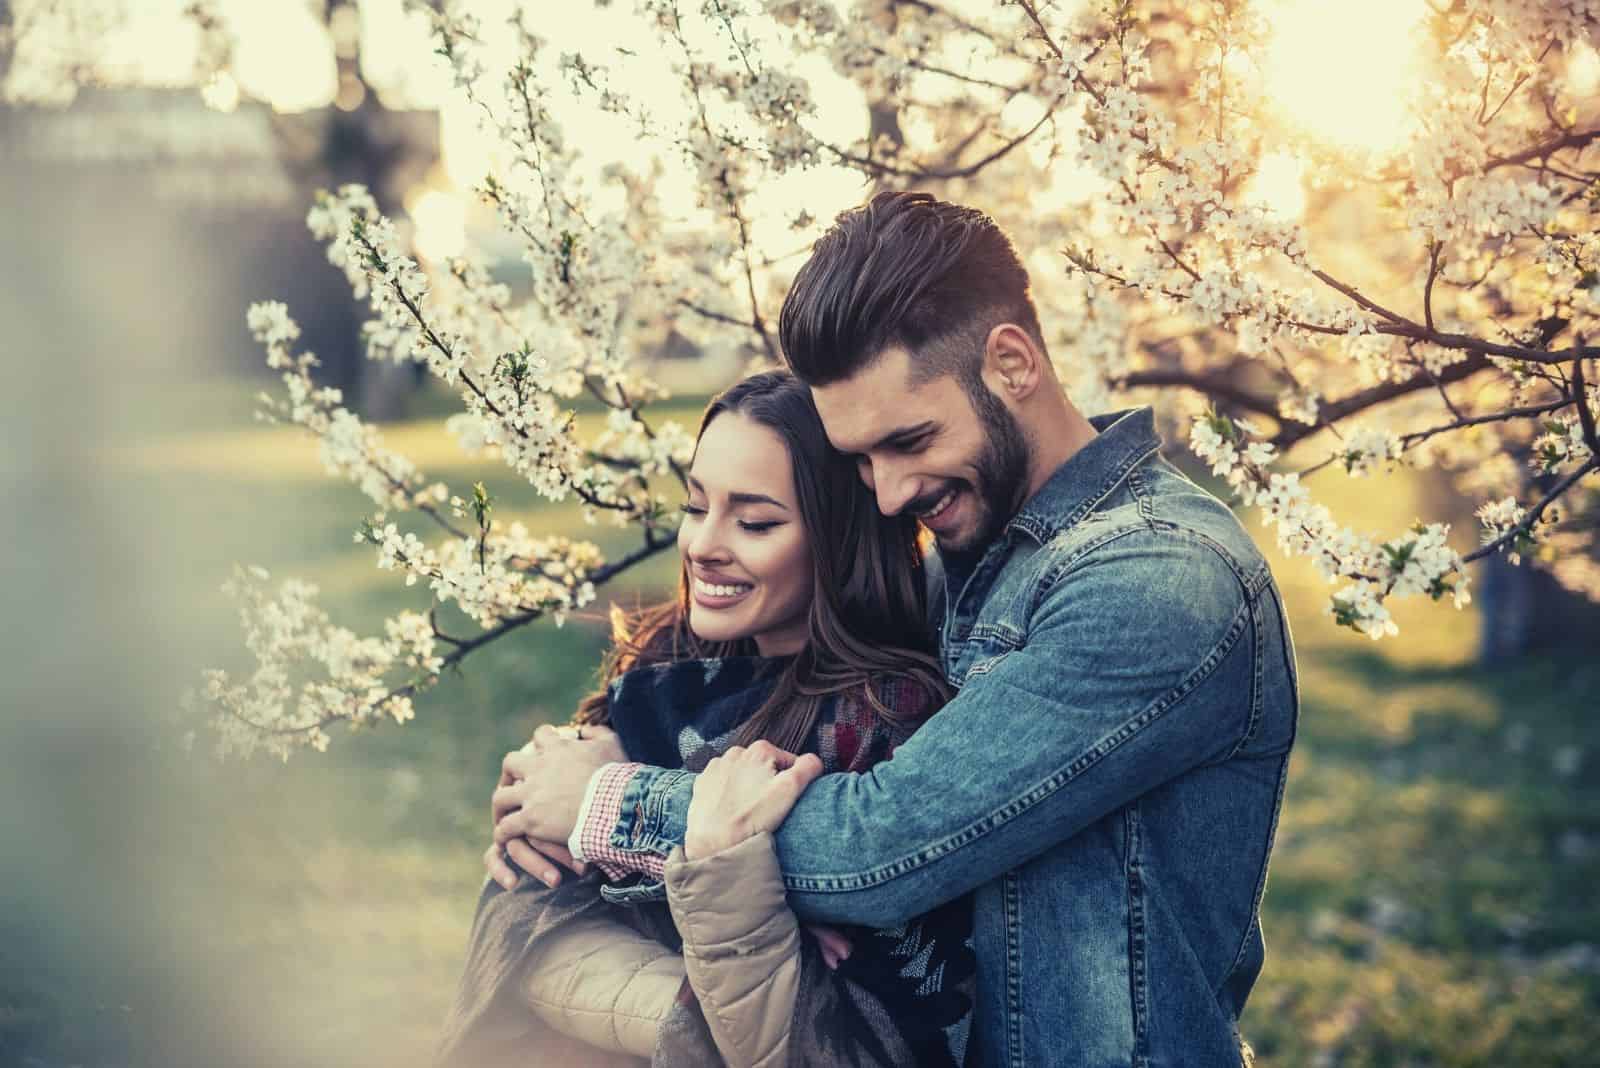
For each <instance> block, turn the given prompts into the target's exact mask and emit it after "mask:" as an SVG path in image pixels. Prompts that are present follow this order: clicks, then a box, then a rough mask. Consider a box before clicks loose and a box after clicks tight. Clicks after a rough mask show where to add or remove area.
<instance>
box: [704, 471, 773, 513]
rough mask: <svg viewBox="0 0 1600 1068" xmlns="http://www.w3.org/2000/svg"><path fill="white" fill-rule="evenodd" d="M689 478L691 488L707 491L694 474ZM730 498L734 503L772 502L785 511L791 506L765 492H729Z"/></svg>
mask: <svg viewBox="0 0 1600 1068" xmlns="http://www.w3.org/2000/svg"><path fill="white" fill-rule="evenodd" d="M687 478H688V480H689V488H690V489H693V490H697V491H698V492H700V493H704V492H705V491H706V488H705V486H704V485H703V484H702V483H701V481H700V480H699V479H698V478H695V477H694V476H693V475H688V476H687ZM728 500H729V501H730V502H732V503H734V504H770V505H772V506H773V507H774V508H782V509H783V510H784V511H785V512H787V511H788V510H789V506H788V505H787V504H784V503H783V502H782V501H780V500H776V499H774V498H772V497H768V496H767V495H766V494H765V493H730V494H728Z"/></svg>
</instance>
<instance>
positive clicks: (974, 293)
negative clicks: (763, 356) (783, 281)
mask: <svg viewBox="0 0 1600 1068" xmlns="http://www.w3.org/2000/svg"><path fill="white" fill-rule="evenodd" d="M1001 323H1015V324H1016V325H1017V326H1020V327H1021V328H1023V329H1024V330H1026V331H1027V332H1028V334H1029V336H1031V337H1032V338H1033V340H1034V342H1035V343H1036V344H1038V345H1039V347H1040V348H1041V349H1043V348H1044V338H1043V336H1042V335H1041V332H1040V330H1039V315H1038V313H1037V312H1036V311H1035V310H1034V307H1033V299H1032V298H1031V297H1030V296H1029V295H1028V272H1027V271H1026V270H1024V269H1023V266H1022V261H1021V260H1019V259H1018V258H1017V252H1016V249H1015V248H1013V247H1012V245H1011V241H1010V240H1009V239H1008V238H1007V237H1006V235H1005V234H1004V233H1003V232H1002V231H1001V230H1000V228H999V227H998V226H996V225H995V222H994V220H993V219H991V218H989V216H987V215H985V214H984V213H983V212H981V211H979V210H977V209H976V208H967V207H962V206H961V205H959V204H951V203H948V202H947V201H943V200H935V199H934V198H933V197H931V196H929V195H928V194H926V193H904V192H884V193H879V194H878V195H876V196H874V197H873V198H872V199H871V200H870V201H869V202H868V203H867V204H866V205H865V206H864V207H859V208H852V209H851V210H849V211H847V212H844V213H843V214H841V215H840V216H839V217H838V218H837V219H836V220H834V224H833V226H831V227H830V228H829V229H828V232H827V233H825V234H823V235H822V238H821V239H820V240H819V241H818V242H817V244H816V247H815V248H814V249H813V250H812V252H811V259H809V260H808V261H806V265H805V266H804V267H802V268H800V273H799V274H798V275H797V276H796V277H795V280H794V285H793V286H792V287H791V288H790V290H789V295H788V297H787V298H785V300H784V302H783V311H782V312H781V313H780V314H779V317H778V334H779V337H780V339H781V340H782V342H783V351H784V356H785V358H786V359H787V360H788V362H789V366H790V368H792V369H793V371H794V373H795V375H796V377H798V378H799V379H800V380H801V381H803V382H805V383H806V384H807V385H810V386H826V385H829V384H831V383H834V382H838V381H840V380H842V379H845V378H849V377H850V376H851V375H853V374H855V373H856V372H857V371H859V370H860V369H861V368H863V367H865V366H866V365H867V364H869V363H871V362H872V361H873V360H875V359H876V358H877V357H878V355H879V354H880V353H882V352H883V351H884V350H885V349H887V348H889V347H891V346H899V347H902V348H904V349H906V350H907V352H908V353H909V354H910V356H911V364H912V371H911V377H912V384H913V385H916V384H920V383H922V382H927V381H929V380H931V379H933V378H937V377H939V376H941V375H946V374H954V375H956V376H957V377H958V378H959V379H960V380H961V384H962V386H963V388H965V389H967V390H968V392H971V391H972V390H974V389H976V388H978V387H979V386H980V385H981V379H980V377H979V375H980V372H981V370H982V367H983V351H984V343H985V341H986V340H987V339H988V336H989V332H990V331H991V330H993V329H994V328H995V327H996V326H998V325H1000V324H1001Z"/></svg>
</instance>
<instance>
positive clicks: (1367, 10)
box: [1262, 0, 1427, 152]
mask: <svg viewBox="0 0 1600 1068" xmlns="http://www.w3.org/2000/svg"><path fill="white" fill-rule="evenodd" d="M1426 10H1427V8H1426V5H1425V4H1424V3H1423V2H1422V0H1340V2H1339V3H1329V2H1328V0H1284V2H1283V3H1282V4H1281V5H1280V6H1279V7H1278V8H1277V10H1276V11H1275V12H1274V14H1273V16H1272V37H1271V41H1270V43H1269V44H1268V46H1267V53H1266V55H1265V57H1264V58H1263V62H1262V68H1263V74H1264V75H1265V78H1266V92H1267V95H1268V97H1269V100H1270V103H1271V104H1272V106H1274V107H1275V108H1276V109H1277V110H1278V111H1279V113H1280V114H1282V116H1283V117H1284V118H1285V119H1286V120H1288V121H1289V122H1291V123H1293V124H1294V125H1295V126H1297V127H1299V128H1300V129H1301V130H1302V131H1304V132H1305V133H1306V134H1308V135H1310V136H1311V137H1313V138H1316V139H1317V140H1321V141H1325V142H1328V143H1331V144H1333V145H1337V146H1340V147H1348V148H1358V149H1366V150H1368V151H1373V152H1381V151H1384V150H1387V149H1392V148H1394V147H1396V146H1397V145H1399V144H1400V143H1401V142H1402V141H1403V140H1404V139H1405V137H1406V135H1407V133H1408V132H1409V131H1410V128H1411V113H1410V111H1409V108H1408V105H1409V97H1410V93H1411V88H1412V85H1413V84H1414V80H1415V78H1416V75H1417V70H1418V67H1417V57H1418V52H1417V41H1416V36H1415V34H1414V32H1413V31H1414V30H1415V29H1416V28H1417V25H1418V23H1419V22H1420V21H1421V19H1422V16H1423V15H1424V14H1425V13H1426Z"/></svg>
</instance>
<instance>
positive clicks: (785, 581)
mask: <svg viewBox="0 0 1600 1068" xmlns="http://www.w3.org/2000/svg"><path fill="white" fill-rule="evenodd" d="M683 511H684V520H683V523H682V525H681V526H679V528H678V550H679V552H681V553H682V554H683V561H684V567H685V570H686V571H687V572H688V574H689V576H690V582H691V590H692V593H693V596H692V598H691V604H692V607H691V608H690V611H689V626H690V627H692V628H693V629H694V632H695V634H696V635H698V636H699V637H701V638H703V639H705V640H706V641H729V640H732V639H735V638H738V637H746V636H747V637H749V638H750V639H751V640H752V641H754V642H755V644H756V648H757V649H758V650H759V651H760V653H761V655H762V656H785V655H788V654H791V653H796V652H798V651H799V650H800V647H801V646H802V645H804V644H805V640H806V617H807V610H808V609H809V607H810V602H811V574H810V570H811V569H810V568H809V567H808V566H807V565H806V556H807V554H808V553H809V551H810V546H809V544H808V542H807V539H806V530H805V525H804V524H803V523H801V522H800V515H799V507H798V504H797V503H796V500H795V490H794V476H793V474H792V472H791V471H790V463H789V454H788V450H787V449H786V448H785V447H784V444H783V439H782V438H780V437H779V436H778V435H777V433H776V432H775V431H773V430H771V429H769V428H768V427H765V426H762V425H761V424H760V423H758V422H756V421H755V420H753V419H751V418H749V417H748V416H745V415H741V414H739V413H737V412H732V413H729V414H726V415H723V416H722V418H719V419H715V420H713V421H712V422H710V423H709V424H707V426H706V428H705V430H704V432H703V433H701V435H700V445H699V447H698V448H696V449H695V455H694V465H693V467H692V468H691V470H690V472H689V500H688V502H687V503H686V504H685V505H684V506H683Z"/></svg>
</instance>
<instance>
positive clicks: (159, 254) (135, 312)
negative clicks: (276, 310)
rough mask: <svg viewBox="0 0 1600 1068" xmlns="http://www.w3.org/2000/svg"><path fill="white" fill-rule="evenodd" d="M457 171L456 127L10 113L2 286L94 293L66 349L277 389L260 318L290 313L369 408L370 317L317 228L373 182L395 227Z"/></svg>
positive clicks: (413, 118)
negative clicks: (436, 182)
mask: <svg viewBox="0 0 1600 1068" xmlns="http://www.w3.org/2000/svg"><path fill="white" fill-rule="evenodd" d="M438 156H439V137H438V116H437V114H436V113H434V112H431V111H390V110H387V109H385V108H383V107H382V106H381V105H380V104H378V103H377V101H376V100H375V99H374V98H372V97H370V96H369V97H366V98H364V99H362V100H361V101H360V102H359V103H358V104H357V105H356V106H355V107H353V108H351V109H350V110H343V109H341V108H338V107H329V108H324V109H320V110H316V111H310V112H305V113H301V114H297V115H282V114H277V113H274V112H273V111H272V110H271V109H270V108H268V107H266V106H265V105H262V104H260V103H255V102H249V101H246V102H243V103H241V104H240V105H239V106H238V107H237V108H235V109H234V110H231V111H226V112H224V111H217V110H213V109H211V108H208V107H207V106H206V105H205V103H204V102H203V101H202V99H201V97H200V94H199V93H197V92H196V91H195V90H193V89H115V90H92V89H91V90H84V91H82V92H80V93H79V95H78V97H77V99H76V100H75V101H74V103H73V104H72V105H71V106H69V107H67V108H64V109H59V110H56V109H20V108H0V161H3V162H0V203H3V204H4V206H5V214H6V215H7V216H8V217H9V220H8V222H7V223H5V224H3V225H4V227H5V229H4V230H3V231H0V234H3V235H4V237H5V241H4V247H5V249H6V257H5V263H4V266H0V273H3V275H5V276H9V277H0V283H8V282H11V281H12V280H13V279H14V278H15V277H16V276H17V275H18V274H19V273H26V274H28V275H31V276H33V277H34V280H35V282H42V283H46V284H48V285H50V286H51V288H53V289H59V290H62V291H65V292H68V293H76V294H81V299H82V301H83V302H85V303H92V304H93V306H94V308H95V311H94V314H93V315H84V316H81V317H78V318H76V319H75V320H72V321H66V322H59V323H55V324H52V329H53V330H54V331H55V332H56V333H57V337H58V340H59V341H60V343H62V344H65V345H70V346H72V347H74V348H80V349H81V348H83V347H90V348H109V349H112V350H114V351H116V352H117V353H118V361H119V362H121V363H124V364H126V365H130V366H132V367H138V366H141V365H144V366H150V367H152V368H165V369H171V370H180V369H189V370H192V372H193V373H195V374H200V375H205V374H211V373H221V374H233V373H240V372H245V373H251V372H255V371H257V370H260V371H262V372H263V373H264V364H263V362H262V353H261V350H260V348H259V346H257V345H256V344H255V343H254V342H253V341H252V340H251V339H250V337H249V335H248V333H247V332H246V330H245V326H244V312H245V309H246V307H248V305H249V304H250V302H252V301H255V300H262V299H278V300H283V301H285V302H287V303H288V304H289V305H290V307H291V309H292V311H293V314H294V315H295V316H296V318H297V319H298V320H299V322H300V324H301V327H302V330H303V336H302V341H303V344H304V345H305V347H306V348H309V349H311V350H313V351H315V352H316V353H317V354H318V355H319V356H320V357H321V358H322V360H323V362H324V374H325V377H326V379H327V380H328V382H329V383H330V384H334V385H339V386H341V387H342V388H345V389H346V390H347V391H349V392H351V393H352V395H357V394H358V393H359V389H358V388H353V387H359V378H360V375H361V373H362V370H363V364H364V362H365V361H364V360H363V359H362V356H361V351H360V345H359V332H358V323H359V315H358V312H359V309H358V308H357V307H356V306H355V304H354V303H353V301H352V299H351V296H350V290H349V286H348V284H347V283H346V281H345V280H344V277H343V275H342V274H341V273H340V272H339V271H337V270H335V269H334V268H333V267H332V266H331V265H329V264H328V263H327V260H326V257H325V253H324V249H323V247H322V246H321V245H320V244H318V243H317V242H315V241H313V240H312V238H311V236H310V234H309V233H308V232H307V230H306V227H305V215H306V211H307V209H308V207H309V206H310V203H311V200H312V196H313V194H314V192H315V190H316V189H317V188H319V187H331V186H334V185H338V184H342V183H344V182H361V183H363V184H366V185H368V186H369V187H371V188H372V189H373V191H374V193H375V195H376V196H377V197H378V198H379V202H380V204H382V205H383V207H384V208H385V210H386V211H390V212H393V211H397V210H398V208H399V205H400V204H401V203H402V199H403V196H404V193H405V191H406V190H407V189H409V188H410V187H411V186H413V185H415V184H417V183H420V182H421V181H423V180H424V178H425V177H426V176H427V174H428V172H429V170H430V168H432V167H434V166H435V165H436V163H437V160H438Z"/></svg>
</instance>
